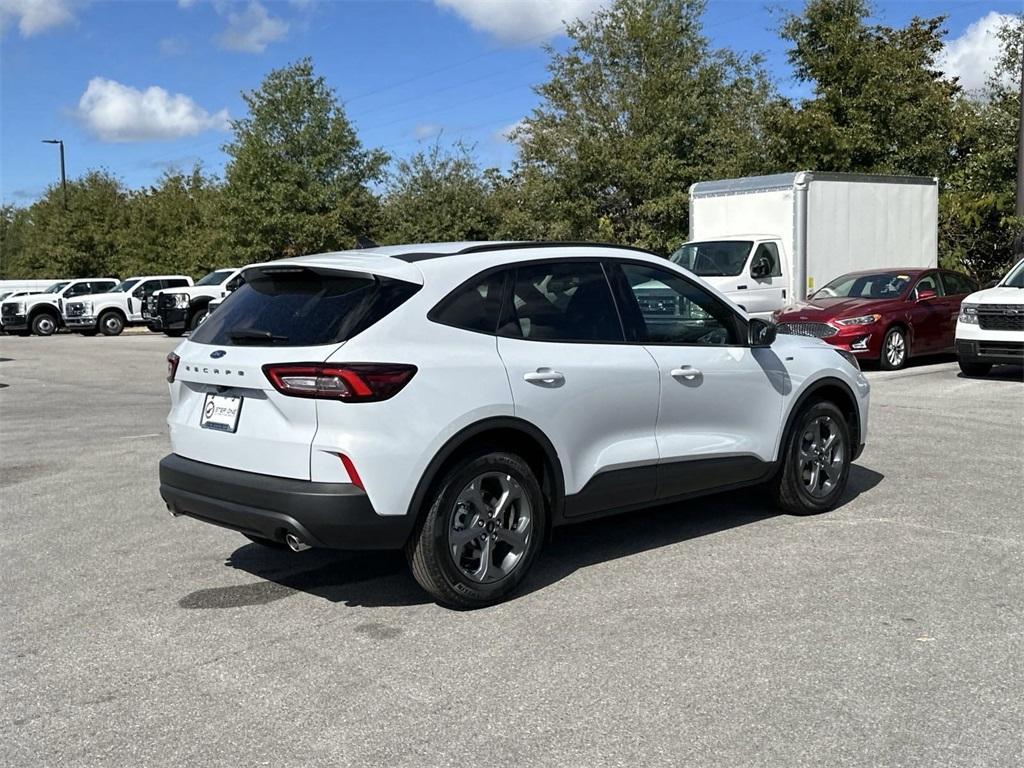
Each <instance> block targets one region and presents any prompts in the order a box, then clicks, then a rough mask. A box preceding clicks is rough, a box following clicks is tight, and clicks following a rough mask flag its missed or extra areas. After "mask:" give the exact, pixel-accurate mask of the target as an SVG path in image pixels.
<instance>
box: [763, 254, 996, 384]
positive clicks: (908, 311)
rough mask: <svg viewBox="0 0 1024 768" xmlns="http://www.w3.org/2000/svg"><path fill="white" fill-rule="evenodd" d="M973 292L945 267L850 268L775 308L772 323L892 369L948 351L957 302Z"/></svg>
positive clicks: (969, 282)
mask: <svg viewBox="0 0 1024 768" xmlns="http://www.w3.org/2000/svg"><path fill="white" fill-rule="evenodd" d="M976 290H978V286H977V284H976V283H975V282H974V281H973V280H971V279H970V278H969V277H967V276H966V275H961V274H959V273H957V272H949V271H947V270H944V269H890V270H885V271H869V272H850V273H849V274H846V275H843V276H842V277H837V278H836V279H835V280H833V281H832V282H831V283H829V284H828V285H826V286H824V287H823V288H820V289H818V290H817V291H815V292H814V293H813V294H812V295H811V296H809V297H808V298H807V300H806V301H805V302H803V303H801V304H796V305H794V306H792V307H787V308H786V309H783V310H780V311H778V312H776V313H775V322H776V323H777V324H778V326H779V328H778V330H779V333H792V334H797V335H799V336H815V337H817V338H819V339H823V340H824V341H826V342H828V343H829V344H834V345H835V346H837V347H840V348H842V349H846V350H849V351H850V352H853V353H854V354H855V355H857V356H858V357H860V358H867V359H872V360H878V361H879V363H880V364H881V366H882V368H885V369H887V370H894V369H896V368H902V367H903V366H904V365H906V364H907V360H908V359H910V358H911V357H912V356H914V355H927V354H936V353H939V352H952V351H953V340H954V333H955V331H956V318H957V315H958V314H959V313H960V302H961V301H962V300H963V299H964V297H965V296H967V294H969V293H973V292H974V291H976Z"/></svg>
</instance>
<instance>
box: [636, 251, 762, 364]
mask: <svg viewBox="0 0 1024 768" xmlns="http://www.w3.org/2000/svg"><path fill="white" fill-rule="evenodd" d="M620 268H621V271H622V276H623V277H624V279H625V283H626V287H627V288H628V293H627V296H626V297H625V298H626V300H627V301H628V300H629V299H632V300H633V301H634V302H635V304H634V305H633V306H632V307H628V308H627V309H626V310H625V311H624V312H623V314H624V315H625V316H627V317H628V318H630V320H631V324H632V325H635V326H637V328H636V332H635V337H636V341H639V342H644V343H649V344H687V345H690V344H693V345H699V346H705V345H719V346H723V345H724V346H743V341H742V337H741V333H740V325H741V324H740V322H739V317H738V316H737V315H736V313H735V312H733V310H732V309H730V308H729V307H728V306H727V305H726V304H724V303H723V302H721V301H720V300H719V299H718V298H717V297H715V296H713V295H712V294H710V293H708V292H707V291H705V290H704V289H703V288H701V287H700V286H698V285H696V284H694V283H691V282H690V281H689V280H686V279H685V278H683V277H682V276H680V275H677V274H675V273H673V272H669V271H667V270H664V269H659V268H658V267H651V266H647V265H644V264H622V265H621V267H620Z"/></svg>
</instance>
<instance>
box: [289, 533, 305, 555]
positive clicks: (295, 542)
mask: <svg viewBox="0 0 1024 768" xmlns="http://www.w3.org/2000/svg"><path fill="white" fill-rule="evenodd" d="M284 543H285V544H287V545H288V549H290V550H291V551H292V552H303V551H305V550H307V549H309V544H307V543H306V542H304V541H303V540H302V539H300V538H299V537H298V536H296V535H295V534H294V533H286V534H285V535H284Z"/></svg>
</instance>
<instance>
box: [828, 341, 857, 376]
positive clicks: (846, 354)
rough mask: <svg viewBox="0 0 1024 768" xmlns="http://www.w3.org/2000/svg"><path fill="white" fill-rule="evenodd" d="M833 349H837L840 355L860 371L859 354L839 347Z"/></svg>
mask: <svg viewBox="0 0 1024 768" xmlns="http://www.w3.org/2000/svg"><path fill="white" fill-rule="evenodd" d="M832 349H834V350H835V351H836V354H838V355H839V356H840V357H842V358H843V359H844V360H846V362H848V363H849V364H850V365H852V366H853V367H854V368H856V369H857V370H858V371H859V370H860V363H859V362H857V356H856V355H855V354H853V352H847V351H846V350H845V349H839V348H837V347H833V348H832Z"/></svg>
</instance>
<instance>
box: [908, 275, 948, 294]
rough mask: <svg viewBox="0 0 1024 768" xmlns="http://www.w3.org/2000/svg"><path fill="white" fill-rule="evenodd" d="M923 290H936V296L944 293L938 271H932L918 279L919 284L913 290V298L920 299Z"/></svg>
mask: <svg viewBox="0 0 1024 768" xmlns="http://www.w3.org/2000/svg"><path fill="white" fill-rule="evenodd" d="M921 291H934V292H935V295H936V296H942V295H944V294H943V292H942V286H941V285H940V284H939V275H938V273H937V272H932V273H931V274H929V275H925V276H924V277H922V278H921V279H920V280H918V281H917V285H915V286H914V290H913V291H911V294H910V296H911V298H912V299H914V300H915V301H916V300H917V299H919V298H920V297H921Z"/></svg>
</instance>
